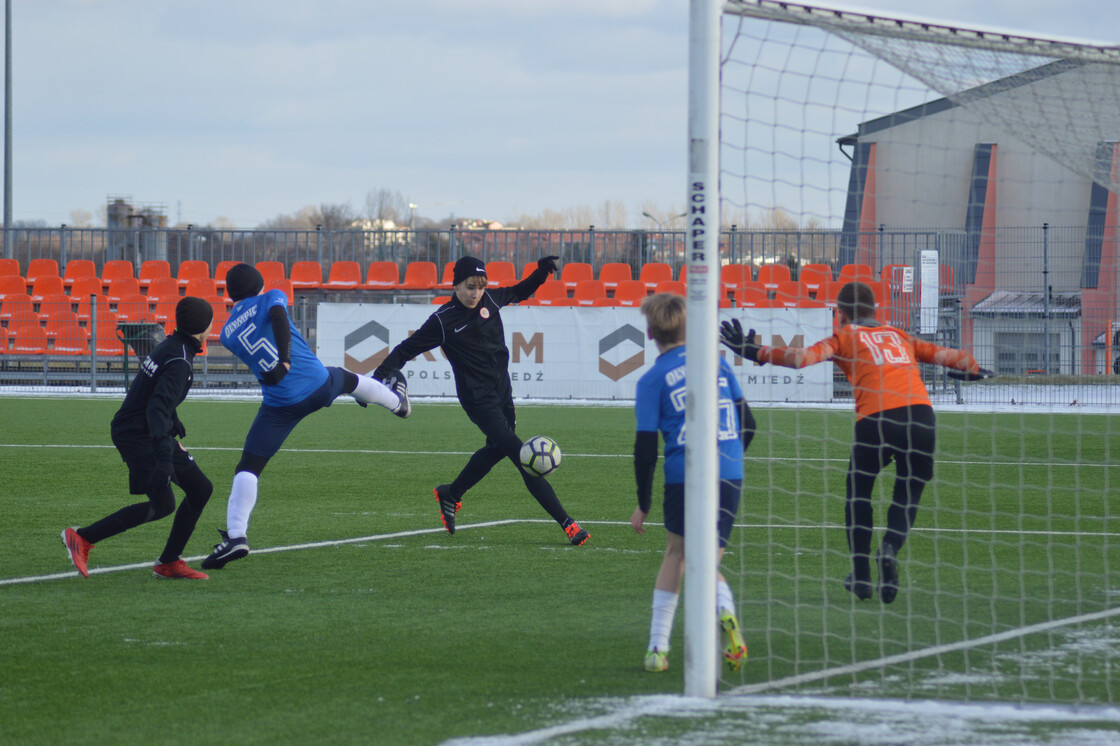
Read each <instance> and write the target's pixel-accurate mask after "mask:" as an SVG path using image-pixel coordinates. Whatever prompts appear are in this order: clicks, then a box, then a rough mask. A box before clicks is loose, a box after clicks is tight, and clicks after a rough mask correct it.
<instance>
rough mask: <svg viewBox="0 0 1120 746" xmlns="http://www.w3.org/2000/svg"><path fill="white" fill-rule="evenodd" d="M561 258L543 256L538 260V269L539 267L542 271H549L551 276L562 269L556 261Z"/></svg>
mask: <svg viewBox="0 0 1120 746" xmlns="http://www.w3.org/2000/svg"><path fill="white" fill-rule="evenodd" d="M559 258H560V257H558V256H542V257H541V258H540V259H538V260H537V267H539V268H540V269H546V270H548V273H549V274H552V273H553V272H555V271H556V270H558V269H560V267H559V266H557V264H556V260H557V259H559Z"/></svg>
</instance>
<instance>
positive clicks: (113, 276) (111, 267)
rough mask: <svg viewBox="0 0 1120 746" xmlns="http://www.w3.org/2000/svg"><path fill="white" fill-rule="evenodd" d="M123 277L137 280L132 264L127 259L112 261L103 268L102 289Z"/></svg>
mask: <svg viewBox="0 0 1120 746" xmlns="http://www.w3.org/2000/svg"><path fill="white" fill-rule="evenodd" d="M123 277H128V278H131V279H135V278H136V274H135V272H134V270H133V268H132V262H130V261H129V260H127V259H110V260H109V261H107V262H105V264H104V266H102V267H101V287H102V288H103V289H106V288H108V287H109V284H110V283H111V282H112V281H113V280H118V279H121V278H123Z"/></svg>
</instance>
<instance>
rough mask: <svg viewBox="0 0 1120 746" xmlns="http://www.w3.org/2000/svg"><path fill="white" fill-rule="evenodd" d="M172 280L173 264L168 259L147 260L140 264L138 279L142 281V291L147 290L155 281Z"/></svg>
mask: <svg viewBox="0 0 1120 746" xmlns="http://www.w3.org/2000/svg"><path fill="white" fill-rule="evenodd" d="M160 278H168V279H170V278H171V262H169V261H167V260H166V259H145V260H144V261H143V262H141V263H140V274H139V275H138V276H137V277H136V279H137V280H139V281H140V289H141V290H146V289H147V288H148V287H150V286H151V284H152V281H153V280H158V279H160Z"/></svg>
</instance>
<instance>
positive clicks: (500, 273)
mask: <svg viewBox="0 0 1120 746" xmlns="http://www.w3.org/2000/svg"><path fill="white" fill-rule="evenodd" d="M517 282H518V280H517V268H516V267H514V266H513V262H506V261H496V262H487V263H486V284H487V285H492V286H494V287H496V288H508V287H512V286H513V285H516V284H517Z"/></svg>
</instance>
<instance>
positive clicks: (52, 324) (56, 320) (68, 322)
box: [39, 307, 78, 341]
mask: <svg viewBox="0 0 1120 746" xmlns="http://www.w3.org/2000/svg"><path fill="white" fill-rule="evenodd" d="M39 317H40V319H42V321H43V329H44V330H45V331H46V333H47V340H48V341H52V340H57V339H58V335H59V333H60V332H61V331H62V330H63V329H66V328H67V327H70V326H78V314H76V313H75V312H73V311H71V310H70V308H69V307H67V308H64V309H59V310H54V311H52V312H51V313H50V315H46V314H39Z"/></svg>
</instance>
